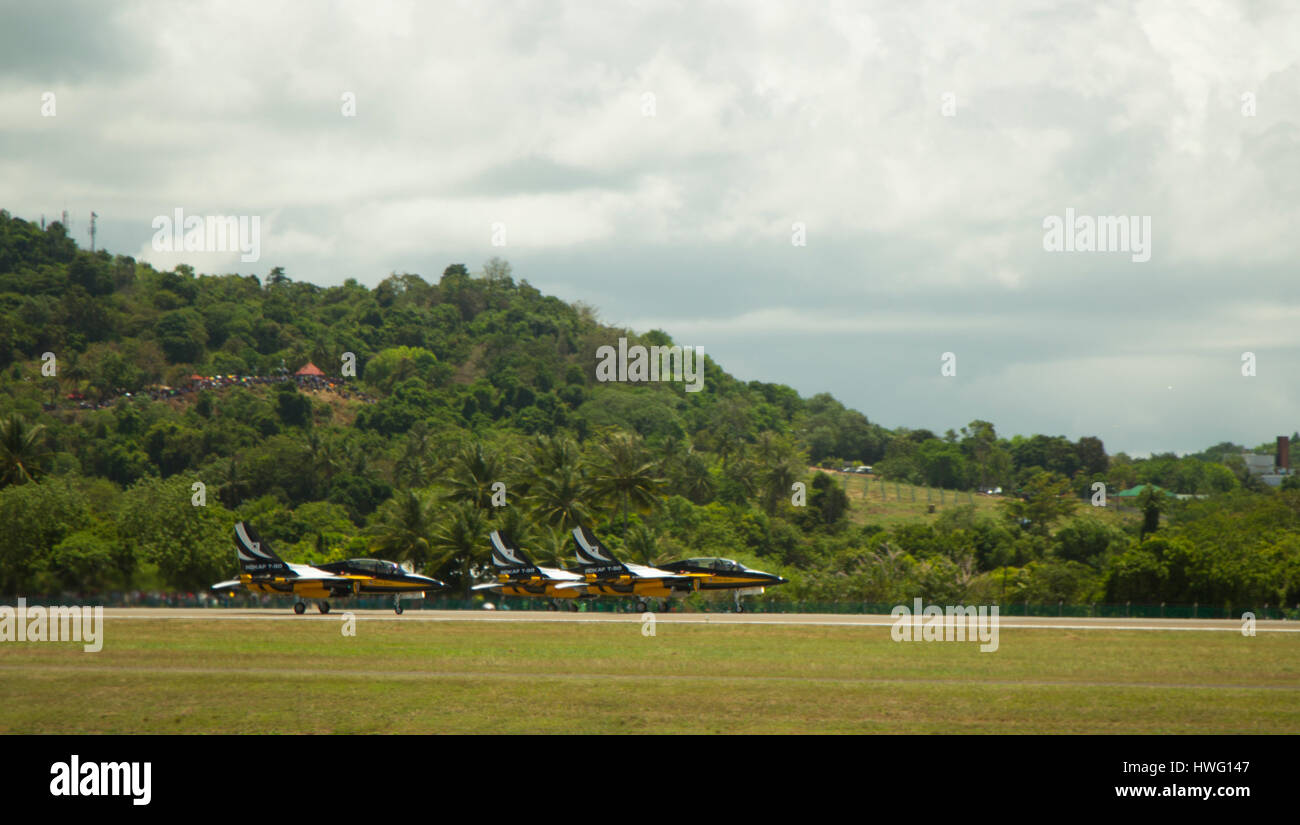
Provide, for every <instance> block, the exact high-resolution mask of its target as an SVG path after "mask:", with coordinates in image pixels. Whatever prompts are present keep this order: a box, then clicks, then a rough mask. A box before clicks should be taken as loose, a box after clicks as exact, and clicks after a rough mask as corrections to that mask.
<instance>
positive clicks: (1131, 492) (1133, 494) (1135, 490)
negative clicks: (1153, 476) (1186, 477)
mask: <svg viewBox="0 0 1300 825" xmlns="http://www.w3.org/2000/svg"><path fill="white" fill-rule="evenodd" d="M1148 487H1150V488H1151V489H1153V490H1156V491H1158V492H1161V493H1165V494H1168V492H1169V491H1168V490H1166V489H1165V488H1163V487H1161V486H1159V485H1158V484H1139V485H1137V486H1136V487H1130V488H1128V489H1127V490H1121V491H1120V492H1118V493H1116V494H1115V495H1117V496H1121V497H1123V498H1137V497H1138V496H1140V495H1142V491H1143V490H1145V489H1146V488H1148Z"/></svg>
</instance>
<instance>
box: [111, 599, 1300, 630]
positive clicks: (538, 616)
mask: <svg viewBox="0 0 1300 825" xmlns="http://www.w3.org/2000/svg"><path fill="white" fill-rule="evenodd" d="M332 607H333V610H332V611H331V612H330V613H329V614H328V615H321V614H320V613H317V612H316V609H315V607H309V608H308V610H307V613H305V614H303V615H301V616H299V615H296V614H294V612H293V611H292V610H290V609H288V608H225V607H214V608H189V607H106V608H104V618H105V619H112V620H115V621H117V620H156V621H165V620H177V619H184V620H187V621H196V620H197V621H219V622H220V621H294V622H304V621H307V622H310V621H330V622H332V621H339V620H340V619H341V618H342V616H343V614H344V613H351V614H352V615H354V616H355V617H356V619H357V620H358V621H385V622H558V623H561V624H572V623H580V622H586V623H592V622H595V623H640V622H641V621H642V616H641V614H639V613H596V612H592V613H569V612H566V611H545V610H528V611H524V610H477V611H476V610H420V609H417V608H410V607H408V608H407V610H406V612H405V613H403V614H402V615H401V616H398V615H397V614H395V613H393V612H392V611H391V610H349V609H348V607H347V605H346V603H340V602H334V603H333V604H332ZM654 617H655V621H656V622H664V623H672V624H712V625H736V624H744V625H812V626H823V627H846V628H853V627H891V626H892V625H893V624H894V623H895V621H896V620H895V619H893V618H891V617H890V616H887V615H881V614H860V613H676V612H674V613H655V614H654ZM946 620H947V617H945V621H946ZM998 626H999V629H1000V630H1021V629H1035V630H1109V631H1115V630H1140V631H1191V632H1197V631H1200V632H1214V631H1218V632H1232V633H1240V632H1241V630H1242V622H1241V620H1240V619H1090V618H1073V617H1068V616H1067V617H1062V618H1057V617H1043V616H1005V615H1000V616H999V617H998ZM1255 632H1256V633H1300V622H1288V621H1279V620H1273V621H1257V622H1256V623H1255Z"/></svg>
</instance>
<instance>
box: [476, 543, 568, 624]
mask: <svg viewBox="0 0 1300 825" xmlns="http://www.w3.org/2000/svg"><path fill="white" fill-rule="evenodd" d="M488 538H489V539H490V540H491V542H492V564H493V565H495V566H496V569H497V580H496V581H495V582H487V583H485V584H476V585H474V589H475V590H479V591H484V590H486V591H491V592H493V593H499V594H501V595H503V596H537V597H550V598H552V599H577V598H580V597H582V596H586V595H589V593H588V588H587V584H586V580H585V579H584V578H583V577H582V576H580V575H579V574H577V573H573V572H570V571H568V570H559V569H556V568H554V567H538V566H537V565H536V564H534V563H533V560H532V559H530V558H529V557H528V554H526V553H525V552H524V551H523V550H522V549H521V548H520V547H519V546H518V545H516V544H515V543H514V542H512V541H511V540H510V539H509V538H507V537H506V535H505V534H504V533H502V532H501V531H500V530H493V531H492V534H491V535H490V536H489V537H488ZM570 605H573V602H570ZM549 608H550V609H551V610H556V609H558V607H557V605H556V604H555V603H554V602H552V603H551V604H550V605H549Z"/></svg>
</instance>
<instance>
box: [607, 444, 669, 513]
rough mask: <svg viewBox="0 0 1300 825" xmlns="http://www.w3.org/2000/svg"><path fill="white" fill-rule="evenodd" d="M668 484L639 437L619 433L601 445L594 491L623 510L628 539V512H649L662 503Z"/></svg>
mask: <svg viewBox="0 0 1300 825" xmlns="http://www.w3.org/2000/svg"><path fill="white" fill-rule="evenodd" d="M664 484H665V481H664V479H662V478H660V477H659V472H658V467H657V466H656V462H655V461H654V460H653V459H651V458H650V456H649V455H648V454H647V453H646V450H645V445H644V444H643V443H642V441H641V437H640V436H639V435H634V434H632V433H626V432H615V433H612V434H610V435H607V436H606V437H605V439H604V440H603V441H602V442H601V443H600V447H599V448H598V449H597V451H596V457H595V461H594V462H593V465H592V472H591V486H592V490H593V492H595V494H596V496H597V497H598V498H600V499H602V500H604V501H606V502H608V503H610V504H613V505H615V506H621V507H622V510H623V534H624V536H626V535H627V514H628V510H629V509H635V510H636V511H637V512H639V513H642V512H648V511H649V510H650V509H651V508H652V507H654V505H655V504H656V503H658V501H659V499H658V492H659V488H661V487H662V486H663V485H664Z"/></svg>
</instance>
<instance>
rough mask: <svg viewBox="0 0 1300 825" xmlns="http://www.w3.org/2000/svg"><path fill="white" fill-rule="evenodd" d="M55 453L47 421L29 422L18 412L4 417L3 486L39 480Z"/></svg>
mask: <svg viewBox="0 0 1300 825" xmlns="http://www.w3.org/2000/svg"><path fill="white" fill-rule="evenodd" d="M51 455H52V453H51V452H50V450H49V448H48V447H47V446H46V438H45V426H44V425H43V424H36V425H32V424H28V423H27V420H26V419H24V418H23V417H22V416H21V415H18V414H17V413H10V414H9V417H8V418H6V419H3V420H0V487H8V486H9V485H10V484H24V483H26V482H28V481H35V480H36V479H37V478H39V477H40V476H42V475H44V474H45V469H46V467H47V466H48V464H49V459H50V456H51Z"/></svg>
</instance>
